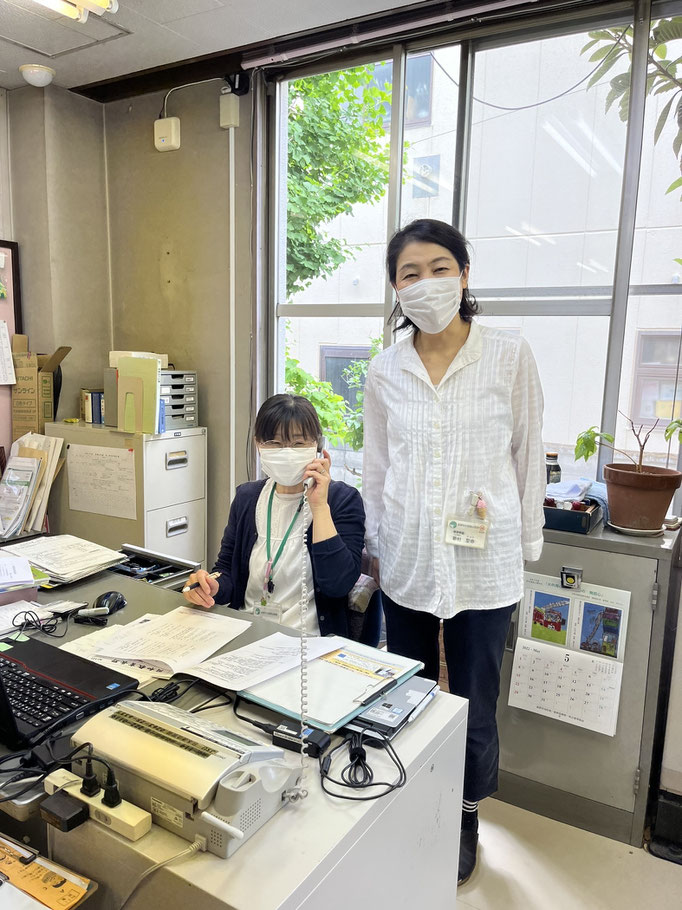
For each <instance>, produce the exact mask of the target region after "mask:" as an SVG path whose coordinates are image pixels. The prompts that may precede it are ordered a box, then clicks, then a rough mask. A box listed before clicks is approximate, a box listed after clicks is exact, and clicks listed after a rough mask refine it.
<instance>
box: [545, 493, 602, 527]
mask: <svg viewBox="0 0 682 910" xmlns="http://www.w3.org/2000/svg"><path fill="white" fill-rule="evenodd" d="M588 502H589V504H590V505H589V508H588V509H587V511H586V512H574V511H573V510H572V509H555V508H554V507H552V506H545V507H544V508H545V527H546V528H551V529H552V530H554V531H573V532H575V533H576V534H589V533H590V531H592V530H594V528H596V527H597V526H598V525H599V523H600V522H601V520H602V517H603V515H602V508H601V506H600V505H599V503H598V502H597V501H596V500H594V499H588Z"/></svg>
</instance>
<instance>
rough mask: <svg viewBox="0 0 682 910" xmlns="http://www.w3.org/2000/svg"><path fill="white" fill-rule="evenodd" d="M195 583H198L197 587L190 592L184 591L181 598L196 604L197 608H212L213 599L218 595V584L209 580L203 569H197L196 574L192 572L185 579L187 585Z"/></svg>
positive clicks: (212, 579)
mask: <svg viewBox="0 0 682 910" xmlns="http://www.w3.org/2000/svg"><path fill="white" fill-rule="evenodd" d="M195 582H199V587H198V588H193V589H192V590H191V591H185V592H184V593H183V595H182V596H183V597H184V598H185V600H186V601H188V602H189V603H191V604H196V605H197V606H198V607H212V606H213V605H214V604H215V600H214V599H213V598H214V597H215V596H216V594H217V593H218V582H217V581H216V579H215V578H211V576H210V575H209V574H208V572H207V571H206V570H205V569H199V571H198V572H193V573H192V574H191V575H190V577H189V578H188V579H187V584H188V585H193V584H194V583H195Z"/></svg>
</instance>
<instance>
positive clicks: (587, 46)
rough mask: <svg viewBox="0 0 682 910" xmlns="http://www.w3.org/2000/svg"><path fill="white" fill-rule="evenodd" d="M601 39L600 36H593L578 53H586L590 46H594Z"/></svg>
mask: <svg viewBox="0 0 682 910" xmlns="http://www.w3.org/2000/svg"><path fill="white" fill-rule="evenodd" d="M601 40H602V39H601V38H593V39H592V40H591V41H588V42H587V44H586V45H585V46H584V47H583V48H582V50H581V51H580V53H581V54H585V53H587V51H589V49H590V48H591V47H594V46H595V44H599V42H600V41H601Z"/></svg>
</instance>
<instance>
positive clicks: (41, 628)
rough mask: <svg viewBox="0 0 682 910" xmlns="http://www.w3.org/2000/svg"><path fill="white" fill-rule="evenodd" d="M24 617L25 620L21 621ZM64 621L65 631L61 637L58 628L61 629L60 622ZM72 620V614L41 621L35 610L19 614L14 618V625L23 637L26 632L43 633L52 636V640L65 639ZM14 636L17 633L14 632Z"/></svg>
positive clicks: (57, 615) (23, 611) (54, 615)
mask: <svg viewBox="0 0 682 910" xmlns="http://www.w3.org/2000/svg"><path fill="white" fill-rule="evenodd" d="M20 617H23V619H20ZM62 619H64V620H65V622H64V630H63V631H62V633H61V635H58V634H57V628H58V627H59V623H60V621H61V620H62ZM70 620H71V614H70V613H67V614H66V615H65V616H62V615H59V614H53V615H52V616H50V617H48V618H47V619H41V618H40V617H39V616H38V614H37V613H36V612H35V610H22V612H21V613H17V614H16V615H15V616H14V617H13V618H12V625H13V626H14V628H15V629H16V630H17V632H18V633H19V634H20V635H21V634H24V633H25V632H33V631H35V632H43V633H44V634H45V635H50V636H51V637H52V638H64V636H65V635H66V633H67V632H68V631H69V621H70ZM11 634H12V635H15V634H17V633H15V632H13V633H11Z"/></svg>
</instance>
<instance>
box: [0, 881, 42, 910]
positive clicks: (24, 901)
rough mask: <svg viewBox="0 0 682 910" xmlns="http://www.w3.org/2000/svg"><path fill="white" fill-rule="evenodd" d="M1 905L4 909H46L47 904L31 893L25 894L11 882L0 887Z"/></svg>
mask: <svg viewBox="0 0 682 910" xmlns="http://www.w3.org/2000/svg"><path fill="white" fill-rule="evenodd" d="M0 906H2V910H45V905H44V904H41V903H40V901H37V900H36V899H35V897H31V895H30V894H25V893H24V892H23V891H20V890H19V889H18V888H15V887H14V885H11V884H10V883H9V882H5V883H4V884H3V885H2V886H1V887H0Z"/></svg>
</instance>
